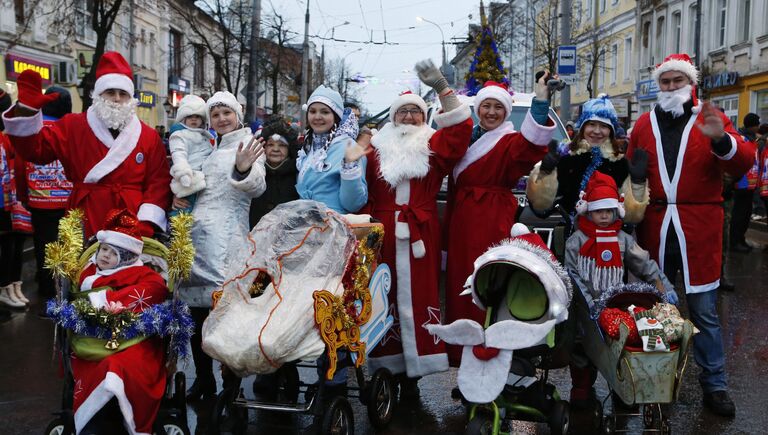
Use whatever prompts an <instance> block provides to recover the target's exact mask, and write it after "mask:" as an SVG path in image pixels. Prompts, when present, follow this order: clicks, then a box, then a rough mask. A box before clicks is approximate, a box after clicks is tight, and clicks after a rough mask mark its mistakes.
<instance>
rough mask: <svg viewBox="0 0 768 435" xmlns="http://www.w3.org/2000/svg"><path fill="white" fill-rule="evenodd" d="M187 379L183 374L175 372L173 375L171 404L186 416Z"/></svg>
mask: <svg viewBox="0 0 768 435" xmlns="http://www.w3.org/2000/svg"><path fill="white" fill-rule="evenodd" d="M186 391H187V378H186V377H185V376H184V372H176V374H175V375H173V398H172V401H173V404H174V406H176V407H177V408H178V409H179V410H180V411H181V412H182V414H184V416H185V417H186V415H187V398H186Z"/></svg>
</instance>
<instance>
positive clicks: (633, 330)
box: [597, 308, 641, 346]
mask: <svg viewBox="0 0 768 435" xmlns="http://www.w3.org/2000/svg"><path fill="white" fill-rule="evenodd" d="M597 323H598V324H599V325H600V329H602V330H603V332H604V333H605V334H606V335H607V336H608V337H611V338H612V339H614V340H618V339H619V325H620V324H622V323H623V324H625V325H626V326H627V328H629V336H628V337H627V343H626V344H627V345H630V346H637V345H639V344H640V342H641V341H640V335H639V334H638V333H637V325H636V324H635V319H634V318H632V315H631V314H629V313H628V312H626V311H624V310H621V309H618V308H606V309H604V310H603V311H602V312H601V313H600V317H599V318H598V320H597Z"/></svg>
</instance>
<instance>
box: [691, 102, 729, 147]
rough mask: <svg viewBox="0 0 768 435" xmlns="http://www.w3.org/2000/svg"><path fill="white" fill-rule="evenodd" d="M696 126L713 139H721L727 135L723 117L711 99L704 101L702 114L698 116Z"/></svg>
mask: <svg viewBox="0 0 768 435" xmlns="http://www.w3.org/2000/svg"><path fill="white" fill-rule="evenodd" d="M696 127H698V129H699V130H700V131H701V132H702V133H703V134H704V135H705V136H707V137H708V138H710V139H712V140H713V141H719V140H720V139H722V137H723V136H724V135H725V126H724V124H723V118H722V117H720V112H719V111H718V110H717V109H715V106H713V105H712V103H710V102H709V101H705V102H704V103H703V105H702V108H701V114H700V115H699V116H698V118H696Z"/></svg>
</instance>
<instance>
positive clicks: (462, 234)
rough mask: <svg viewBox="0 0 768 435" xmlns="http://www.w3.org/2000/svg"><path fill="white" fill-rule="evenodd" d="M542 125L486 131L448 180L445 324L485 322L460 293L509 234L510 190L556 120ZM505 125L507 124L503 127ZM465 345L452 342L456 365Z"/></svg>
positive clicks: (539, 153) (539, 154)
mask: <svg viewBox="0 0 768 435" xmlns="http://www.w3.org/2000/svg"><path fill="white" fill-rule="evenodd" d="M550 124H552V125H550V126H541V125H539V124H537V123H536V121H534V120H533V117H532V116H531V115H530V113H529V114H528V115H526V118H525V121H523V125H522V126H521V128H520V132H514V130H513V129H512V128H511V124H502V125H501V126H500V127H498V128H496V129H495V130H492V131H489V132H487V133H485V134H484V135H483V136H482V137H480V139H478V140H477V142H475V143H474V144H472V146H470V147H469V150H468V151H467V154H466V155H465V156H464V157H463V158H462V160H461V161H460V162H459V163H458V164H457V165H456V168H454V170H453V174H452V176H451V180H450V187H449V195H448V210H447V214H446V221H445V222H446V224H447V232H446V245H447V251H448V258H447V270H446V271H447V277H446V317H447V318H446V320H445V322H444V323H445V324H448V323H451V322H453V321H455V320H458V319H473V320H475V321H477V322H478V323H480V324H481V325H482V324H483V322H484V320H485V313H484V312H483V311H481V310H480V309H478V308H477V307H475V306H474V305H473V304H472V298H471V297H469V296H461V295H460V293H461V292H462V291H463V289H464V283H465V282H466V280H467V277H469V276H470V275H471V274H472V271H473V264H474V261H475V259H477V257H479V256H480V255H481V254H482V253H483V252H485V251H486V250H487V249H488V248H489V247H491V246H492V245H494V244H497V243H499V242H500V241H502V240H504V239H506V238H508V237H509V236H510V234H509V232H510V230H511V229H512V225H514V223H515V217H516V213H517V198H516V197H515V195H514V194H513V193H512V189H513V188H514V187H515V186H516V185H517V183H518V181H519V179H520V177H522V176H524V175H528V173H530V172H531V169H533V166H534V165H535V164H536V163H537V162H539V161H540V160H541V159H542V158H543V157H544V155H545V154H546V153H547V146H546V145H547V144H548V143H549V141H550V139H551V138H552V133H553V131H554V124H553V123H552V121H550ZM505 126H506V127H505ZM461 350H462V349H461V346H449V349H448V357H449V359H450V362H451V365H452V366H455V367H458V365H459V363H460V361H461Z"/></svg>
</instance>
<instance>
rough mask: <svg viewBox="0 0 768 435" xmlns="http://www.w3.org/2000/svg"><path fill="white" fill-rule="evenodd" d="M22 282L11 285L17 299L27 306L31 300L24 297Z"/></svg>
mask: <svg viewBox="0 0 768 435" xmlns="http://www.w3.org/2000/svg"><path fill="white" fill-rule="evenodd" d="M21 284H22V282H21V281H16V282H12V283H11V285H12V286H13V293H14V295H15V296H16V299H18V300H20V301H22V302H24V303H25V304H28V303H29V299H27V297H26V296H24V293H22V292H21Z"/></svg>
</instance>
